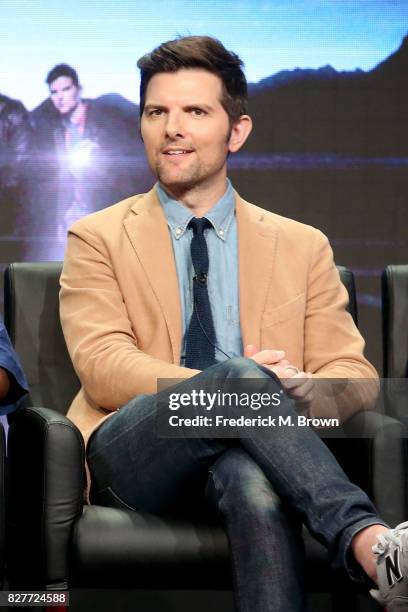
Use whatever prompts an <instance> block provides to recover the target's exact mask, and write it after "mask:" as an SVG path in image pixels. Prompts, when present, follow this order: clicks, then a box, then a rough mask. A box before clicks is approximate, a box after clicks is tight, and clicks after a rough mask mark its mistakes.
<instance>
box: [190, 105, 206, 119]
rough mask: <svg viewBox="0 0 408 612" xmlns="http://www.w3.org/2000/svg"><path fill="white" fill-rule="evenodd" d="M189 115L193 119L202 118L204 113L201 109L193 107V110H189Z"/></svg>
mask: <svg viewBox="0 0 408 612" xmlns="http://www.w3.org/2000/svg"><path fill="white" fill-rule="evenodd" d="M190 114H191V115H193V117H204V115H206V112H205V111H204V110H203V109H202V108H198V107H196V106H194V107H193V108H190Z"/></svg>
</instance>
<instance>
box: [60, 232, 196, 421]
mask: <svg viewBox="0 0 408 612" xmlns="http://www.w3.org/2000/svg"><path fill="white" fill-rule="evenodd" d="M124 265H126V264H125V262H124ZM135 291H137V287H135ZM60 313H61V323H62V328H63V332H64V336H65V340H66V343H67V347H68V351H69V353H70V356H71V359H72V362H73V365H74V368H75V370H76V372H77V374H78V377H79V379H80V381H81V383H82V386H83V388H84V390H85V392H86V394H87V395H88V397H89V398H90V399H91V401H92V402H94V403H95V404H96V405H97V406H100V407H102V408H105V409H108V410H116V409H117V408H120V407H121V406H123V405H124V404H126V403H127V402H128V401H129V400H130V399H132V398H133V397H135V396H136V395H139V394H142V393H155V392H156V391H157V379H159V378H163V379H178V378H189V377H191V376H194V375H195V374H197V373H198V370H192V369H189V368H183V367H181V366H178V365H174V364H172V363H167V362H165V361H163V360H161V359H157V358H155V357H152V356H151V355H148V354H146V353H144V352H143V351H141V350H140V349H139V347H138V342H137V337H136V335H135V334H136V333H137V330H133V328H132V323H131V321H130V320H129V317H128V313H127V309H126V304H125V303H124V300H123V296H122V293H121V290H120V287H119V285H118V282H117V279H116V277H115V271H114V270H113V267H112V261H111V258H110V255H109V252H108V248H107V246H106V244H105V242H104V240H103V239H102V238H101V237H100V236H99V235H97V233H96V232H95V231H94V228H93V227H89V226H88V225H87V224H86V223H84V222H83V221H81V222H79V223H77V224H75V226H74V227H73V228H71V231H70V233H69V236H68V244H67V250H66V255H65V261H64V267H63V272H62V275H61V292H60Z"/></svg>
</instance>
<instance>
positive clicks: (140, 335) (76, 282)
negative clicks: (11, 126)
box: [61, 188, 376, 440]
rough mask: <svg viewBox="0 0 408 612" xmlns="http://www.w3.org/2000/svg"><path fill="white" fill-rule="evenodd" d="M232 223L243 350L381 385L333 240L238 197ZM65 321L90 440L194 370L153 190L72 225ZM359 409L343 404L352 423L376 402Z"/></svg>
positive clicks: (79, 409) (80, 415)
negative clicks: (186, 362) (144, 396)
mask: <svg viewBox="0 0 408 612" xmlns="http://www.w3.org/2000/svg"><path fill="white" fill-rule="evenodd" d="M236 214H237V226H238V245H239V247H238V248H239V261H238V262H237V263H238V266H239V299H240V319H241V332H242V337H243V343H244V345H246V344H254V345H256V346H257V347H259V348H273V349H283V350H285V351H286V356H287V359H289V361H290V362H291V363H292V364H294V365H296V366H297V367H298V368H300V369H302V370H305V371H311V372H312V373H314V374H315V375H316V376H318V377H328V378H370V379H373V378H376V372H375V370H374V368H373V367H372V366H371V365H370V364H369V363H368V362H367V360H366V359H365V358H364V357H363V348H364V341H363V339H362V337H361V336H360V334H359V332H358V331H357V329H356V327H355V325H354V323H353V321H352V319H351V316H350V315H349V314H348V313H347V312H346V310H345V307H346V304H347V291H346V290H345V288H344V287H343V285H342V284H341V282H340V280H339V275H338V272H337V270H336V268H335V265H334V262H333V255H332V251H331V248H330V246H329V243H328V241H327V239H326V237H325V236H324V235H323V234H322V233H321V232H320V231H318V230H316V229H314V228H312V227H310V226H307V225H303V224H301V223H298V222H296V221H293V220H291V219H286V218H284V217H281V216H278V215H276V214H274V213H271V212H267V211H265V210H262V209H260V208H258V207H256V206H254V205H252V204H249V203H248V202H245V201H244V200H243V199H242V198H240V197H239V196H238V194H236ZM226 282H227V281H226ZM61 320H62V326H63V330H64V335H65V339H66V342H67V345H68V349H69V352H70V355H71V358H72V361H73V363H74V367H75V369H76V372H77V374H78V376H79V378H80V380H81V383H82V389H81V390H80V392H79V393H78V395H77V396H76V398H75V399H74V401H73V403H72V406H71V408H70V410H69V412H68V416H69V418H70V419H72V421H74V423H76V424H77V426H78V427H79V429H80V430H81V432H82V434H83V435H84V438H85V440H87V439H88V437H89V435H90V433H91V432H92V431H93V430H94V429H95V428H96V427H97V426H98V425H99V424H100V423H101V420H102V419H104V418H106V416H107V415H109V414H111V413H112V411H115V410H116V409H118V408H119V407H121V406H123V405H124V404H126V403H127V402H128V401H129V400H130V399H131V398H133V397H134V396H135V395H137V394H140V393H152V392H155V391H156V390H157V389H156V381H157V379H158V378H188V377H190V376H193V375H194V374H196V373H197V371H196V370H190V369H187V368H183V367H180V366H179V365H178V364H179V363H180V351H181V345H182V322H181V310H180V301H179V288H178V279H177V273H176V266H175V261H174V256H173V248H172V242H171V237H170V233H169V230H168V227H167V222H166V219H165V216H164V213H163V210H162V208H161V206H160V203H159V200H158V196H157V193H156V189H155V188H153V189H152V191H150V192H149V193H147V194H145V195H139V196H134V197H131V198H128V199H127V200H124V201H122V202H120V203H119V204H116V205H114V206H111V207H110V208H106V209H105V210H102V211H100V212H97V213H95V214H92V215H90V216H88V217H85V218H84V219H81V220H80V221H77V222H76V223H75V224H74V225H73V226H72V228H71V230H70V233H69V238H68V246H67V251H66V257H65V263H64V268H63V273H62V276H61ZM359 404H360V405H359V406H357V407H356V405H355V406H354V407H353V408H350V407H348V406H346V407H345V408H344V411H345V416H347V413H349V412H352V411H355V410H356V409H359V408H361V407H368V404H369V398H363V400H361V401H360V402H359ZM325 405H326V404H325ZM320 408H322V407H320ZM322 410H323V412H325V410H326V411H327V407H326V408H325V407H324V406H323V408H322Z"/></svg>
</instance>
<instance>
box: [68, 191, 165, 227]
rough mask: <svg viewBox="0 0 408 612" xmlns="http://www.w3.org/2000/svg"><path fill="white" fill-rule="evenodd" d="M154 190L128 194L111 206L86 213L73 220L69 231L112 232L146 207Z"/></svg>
mask: <svg viewBox="0 0 408 612" xmlns="http://www.w3.org/2000/svg"><path fill="white" fill-rule="evenodd" d="M153 191H154V190H151V191H149V192H148V193H141V194H137V195H133V196H130V197H129V198H126V199H124V200H121V201H120V202H117V203H116V204H113V205H112V206H107V207H106V208H103V209H102V210H98V211H97V212H94V213H91V214H90V215H86V216H85V217H82V218H81V219H78V221H75V223H73V224H72V225H71V227H70V228H69V232H70V233H77V232H81V231H84V230H85V231H86V230H91V231H95V232H98V233H99V232H102V233H103V232H105V231H108V232H112V231H113V230H114V229H115V227H122V225H123V222H124V221H125V220H126V219H127V218H128V217H129V215H131V214H133V213H135V212H136V213H137V212H138V211H141V210H144V209H145V208H146V207H148V205H149V202H150V200H151V199H152V197H154V194H153Z"/></svg>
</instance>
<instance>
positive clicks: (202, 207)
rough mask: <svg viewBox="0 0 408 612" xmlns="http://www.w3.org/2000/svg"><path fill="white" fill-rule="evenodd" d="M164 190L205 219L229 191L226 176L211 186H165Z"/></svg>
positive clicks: (196, 215)
mask: <svg viewBox="0 0 408 612" xmlns="http://www.w3.org/2000/svg"><path fill="white" fill-rule="evenodd" d="M162 187H163V189H164V190H165V191H166V192H167V193H168V195H169V196H170V197H172V198H174V199H175V200H177V202H179V203H180V204H182V206H184V207H185V208H188V210H189V211H190V212H192V213H193V215H194V216H195V217H204V215H205V214H206V213H207V212H208V211H209V210H210V209H211V208H212V207H213V206H214V205H215V204H216V203H217V202H218V200H220V199H221V198H222V196H223V195H224V193H225V191H226V189H227V179H226V176H225V177H224V178H223V180H222V181H220V182H219V184H215V183H214V182H213V184H212V185H211V186H206V187H204V186H202V185H195V186H194V187H190V188H186V187H180V189H178V188H177V185H163V184H162Z"/></svg>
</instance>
